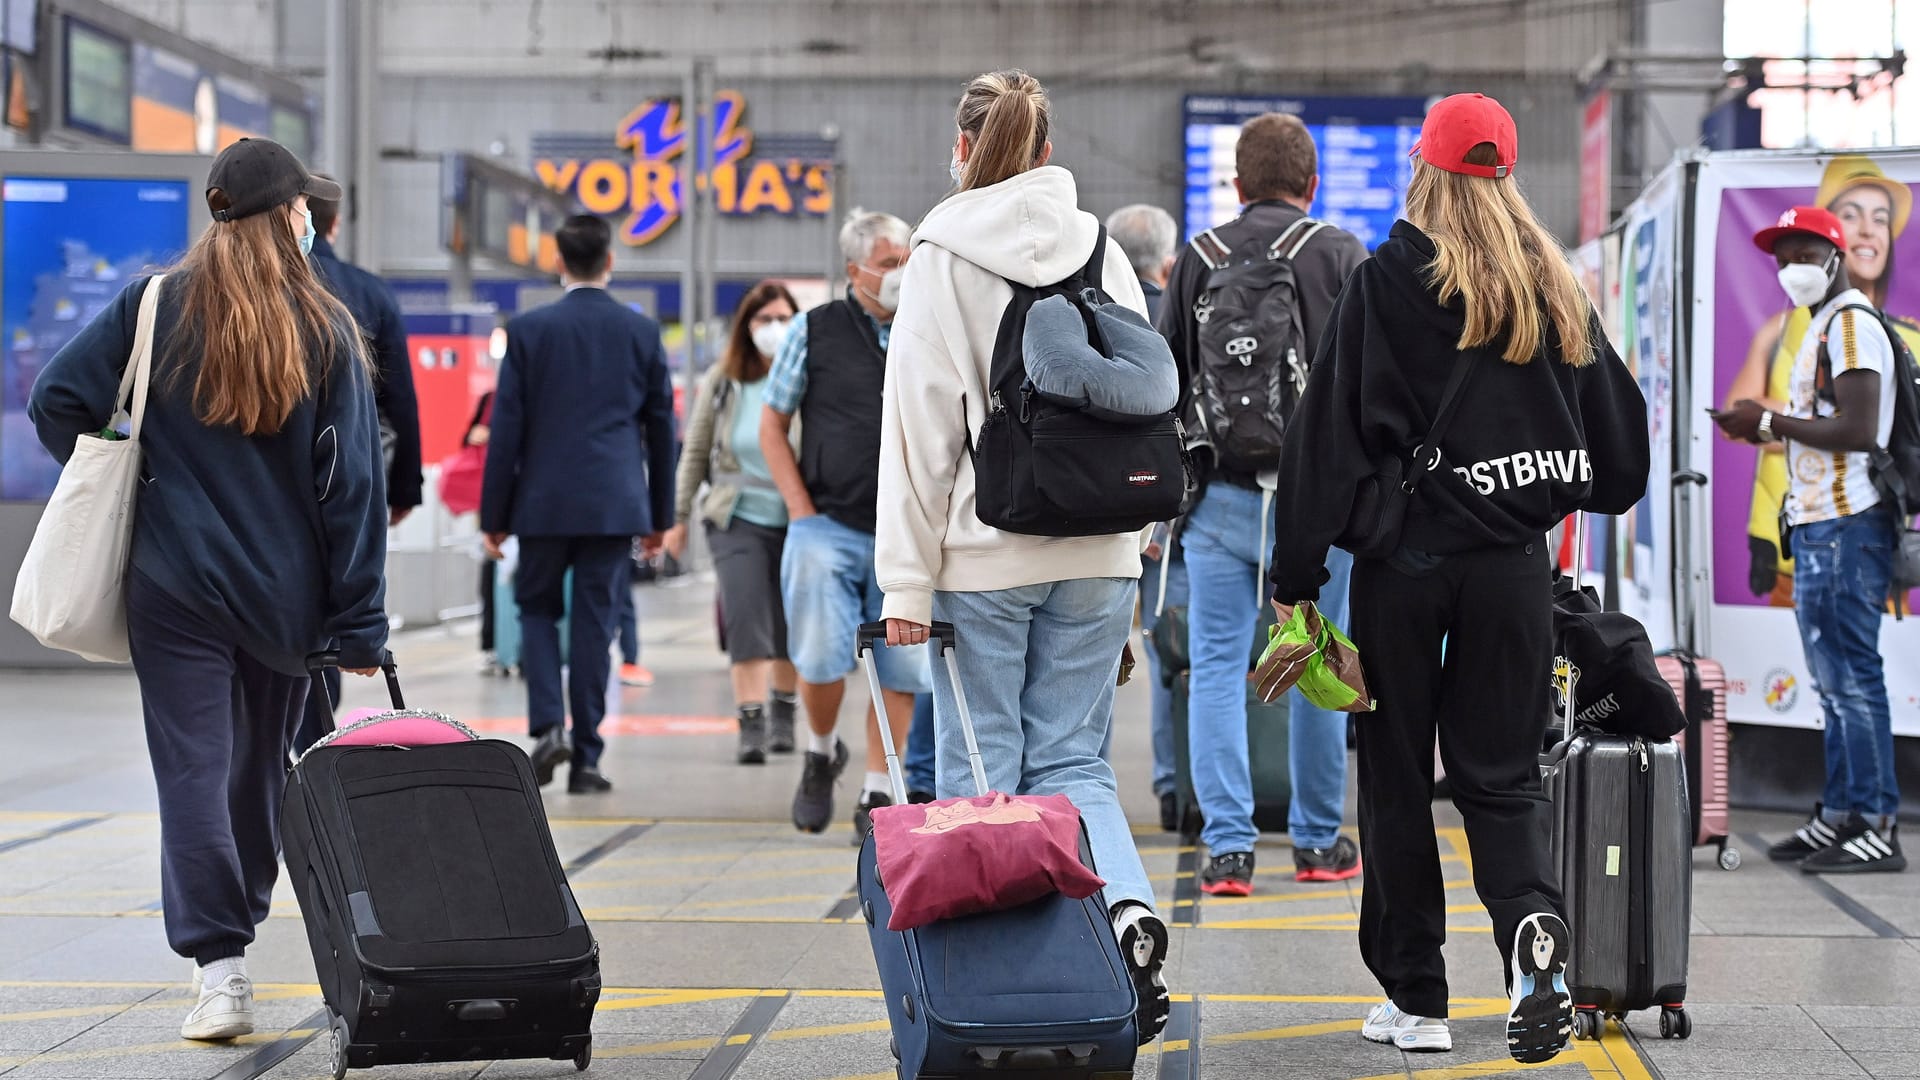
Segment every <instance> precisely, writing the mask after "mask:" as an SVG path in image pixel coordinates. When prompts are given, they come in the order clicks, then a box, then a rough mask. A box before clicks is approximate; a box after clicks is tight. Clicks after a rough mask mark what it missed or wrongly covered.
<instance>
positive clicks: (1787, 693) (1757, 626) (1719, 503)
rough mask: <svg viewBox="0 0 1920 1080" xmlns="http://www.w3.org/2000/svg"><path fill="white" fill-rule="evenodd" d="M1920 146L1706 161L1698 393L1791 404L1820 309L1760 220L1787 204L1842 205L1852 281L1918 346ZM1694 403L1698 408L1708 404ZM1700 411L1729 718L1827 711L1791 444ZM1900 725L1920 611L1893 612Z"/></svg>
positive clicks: (1919, 637)
mask: <svg viewBox="0 0 1920 1080" xmlns="http://www.w3.org/2000/svg"><path fill="white" fill-rule="evenodd" d="M1915 184H1920V153H1913V152H1904V153H1902V152H1890V153H1884V154H1871V155H1862V154H1844V155H1838V156H1814V155H1805V156H1800V155H1790V156H1782V155H1769V156H1766V157H1760V156H1757V155H1756V156H1742V155H1729V156H1726V157H1712V158H1708V159H1706V160H1705V161H1704V162H1703V163H1702V164H1701V166H1700V179H1699V185H1698V188H1697V194H1696V196H1695V198H1696V208H1695V215H1694V217H1695V221H1696V231H1695V236H1694V261H1695V274H1694V297H1695V301H1694V302H1695V312H1694V315H1695V318H1694V342H1693V350H1694V401H1693V403H1692V408H1694V409H1696V410H1705V409H1709V408H1723V407H1725V405H1726V404H1727V403H1729V402H1731V401H1733V400H1737V399H1739V398H1755V399H1757V400H1763V401H1765V402H1768V403H1770V404H1772V405H1773V406H1775V407H1776V408H1778V407H1781V406H1783V405H1784V404H1785V399H1786V397H1787V385H1788V378H1789V373H1790V371H1791V367H1792V363H1793V359H1794V357H1795V356H1796V355H1797V353H1798V350H1799V349H1800V347H1801V345H1802V343H1803V342H1804V341H1805V340H1806V337H1807V331H1808V326H1807V324H1808V322H1809V316H1808V313H1807V312H1806V311H1805V310H1804V309H1803V310H1799V311H1798V312H1796V311H1794V310H1793V309H1792V308H1791V307H1790V305H1789V302H1788V301H1787V299H1786V297H1785V295H1784V294H1783V293H1782V292H1781V289H1780V285H1779V282H1778V280H1777V279H1776V276H1775V275H1776V272H1777V269H1778V267H1777V265H1776V264H1775V262H1774V261H1773V259H1771V258H1770V257H1768V256H1767V255H1765V254H1763V253H1761V252H1760V251H1759V250H1758V249H1756V248H1755V247H1754V246H1753V234H1754V233H1756V232H1758V231H1759V230H1760V229H1762V228H1764V227H1766V226H1769V225H1772V224H1773V223H1774V222H1775V221H1776V220H1777V219H1778V218H1779V217H1780V215H1781V213H1782V212H1783V211H1785V210H1786V209H1787V208H1788V207H1791V206H1796V205H1818V206H1824V207H1826V208H1828V209H1830V210H1832V211H1833V212H1834V213H1835V214H1836V215H1837V216H1838V217H1839V218H1840V220H1841V223H1842V224H1843V226H1844V227H1845V228H1846V230H1847V241H1848V246H1847V251H1846V256H1845V257H1846V266H1847V271H1848V273H1849V275H1850V276H1851V277H1852V279H1853V282H1854V284H1855V286H1856V287H1858V288H1860V289H1862V290H1864V291H1865V292H1866V293H1867V295H1868V297H1869V298H1870V299H1871V300H1872V301H1873V302H1874V303H1876V304H1878V305H1880V307H1881V308H1882V309H1883V310H1884V311H1886V312H1887V314H1889V315H1891V316H1893V317H1894V318H1895V319H1896V320H1898V321H1899V322H1900V323H1901V324H1902V328H1901V334H1902V336H1903V337H1905V338H1906V339H1907V342H1908V344H1909V345H1910V346H1912V347H1914V348H1920V321H1917V320H1920V236H1914V235H1909V225H1910V221H1909V218H1910V213H1911V210H1912V207H1913V187H1912V186H1911V185H1915ZM1696 415H1699V414H1698V413H1696ZM1702 420H1703V422H1702V423H1698V424H1695V425H1694V436H1693V441H1692V446H1691V447H1690V448H1689V449H1690V454H1691V459H1692V462H1693V466H1694V468H1696V469H1698V470H1700V471H1701V472H1703V473H1705V474H1706V475H1707V477H1708V478H1709V481H1708V492H1709V503H1710V507H1709V511H1708V513H1709V520H1708V522H1707V524H1708V528H1709V533H1710V542H1709V543H1708V545H1707V551H1708V553H1709V556H1710V566H1709V569H1710V571H1711V580H1712V600H1713V613H1712V621H1711V626H1712V635H1713V637H1712V647H1713V652H1714V654H1715V655H1716V657H1717V658H1718V659H1720V660H1721V661H1722V662H1723V663H1725V664H1726V667H1727V675H1728V678H1729V680H1730V681H1731V682H1732V688H1731V694H1730V697H1729V700H1728V705H1729V710H1730V712H1731V714H1732V717H1733V719H1735V720H1740V721H1745V722H1748V723H1761V724H1776V725H1783V726H1792V727H1818V726H1819V725H1820V719H1821V712H1820V705H1819V701H1818V700H1817V698H1816V696H1815V691H1814V688H1813V684H1812V679H1811V677H1810V676H1809V674H1808V670H1807V665H1806V660H1805V658H1804V654H1803V652H1802V648H1801V642H1800V633H1799V627H1798V624H1797V622H1796V621H1795V619H1794V615H1793V611H1792V606H1793V564H1792V562H1791V560H1789V559H1787V558H1784V557H1783V553H1782V552H1781V551H1780V549H1779V544H1780V535H1779V524H1778V515H1779V509H1780V504H1781V501H1782V499H1783V497H1784V496H1785V494H1786V492H1787V490H1788V487H1789V477H1788V469H1787V464H1786V458H1785V456H1784V455H1782V454H1780V453H1778V452H1774V451H1767V452H1763V451H1761V450H1760V449H1758V448H1756V447H1753V446H1748V445H1743V444H1739V443H1734V442H1731V441H1729V440H1727V439H1726V438H1724V437H1722V436H1721V435H1720V433H1719V430H1718V429H1717V428H1715V427H1714V425H1713V424H1711V423H1707V422H1704V420H1705V418H1704V417H1702ZM1880 652H1881V655H1882V656H1885V657H1888V658H1890V662H1889V663H1887V665H1886V673H1887V690H1888V696H1889V697H1890V698H1891V700H1892V705H1893V730H1894V731H1895V732H1896V733H1897V734H1902V735H1920V664H1913V663H1900V662H1897V661H1895V660H1892V659H1891V658H1900V657H1907V658H1911V657H1914V656H1916V655H1920V618H1909V619H1907V620H1905V621H1895V620H1894V619H1893V617H1892V616H1890V615H1889V616H1888V617H1887V618H1886V620H1885V622H1884V624H1883V625H1882V627H1881V636H1880Z"/></svg>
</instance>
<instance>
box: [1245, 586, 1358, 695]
mask: <svg viewBox="0 0 1920 1080" xmlns="http://www.w3.org/2000/svg"><path fill="white" fill-rule="evenodd" d="M1247 678H1248V679H1251V680H1252V681H1253V683H1254V687H1255V691H1256V692H1257V693H1258V694H1259V695H1260V700H1262V701H1265V702H1269V703H1271V702H1273V701H1275V700H1277V699H1278V698H1279V697H1280V695H1281V694H1284V693H1286V692H1287V691H1288V690H1291V689H1293V688H1294V687H1295V686H1298V687H1299V688H1300V694H1301V696H1302V697H1305V698H1306V699H1307V700H1308V701H1309V702H1311V703H1312V704H1314V705H1317V706H1319V707H1320V708H1322V709H1330V710H1332V711H1334V712H1352V713H1361V712H1372V711H1373V709H1374V705H1375V702H1374V700H1373V695H1372V694H1369V693H1368V692H1367V676H1366V672H1365V671H1364V670H1363V669H1362V668H1361V666H1360V650H1359V649H1358V648H1356V647H1355V646H1354V644H1353V641H1352V640H1351V639H1349V638H1348V637H1347V635H1345V634H1343V633H1341V632H1340V628H1339V627H1337V626H1335V625H1333V624H1332V623H1331V622H1328V621H1327V620H1326V619H1325V618H1324V617H1322V616H1321V614H1320V609H1319V608H1318V607H1316V606H1315V605H1314V603H1313V602H1312V601H1306V602H1304V603H1301V604H1299V605H1296V606H1295V607H1294V609H1293V616H1292V618H1289V619H1288V620H1287V621H1286V622H1285V623H1284V624H1282V625H1280V626H1276V627H1274V628H1273V630H1272V631H1271V633H1270V635H1269V636H1268V638H1267V648H1266V651H1265V652H1263V653H1261V654H1260V663H1259V664H1258V665H1256V666H1255V667H1254V669H1253V672H1252V673H1251V674H1249V675H1248V676H1247Z"/></svg>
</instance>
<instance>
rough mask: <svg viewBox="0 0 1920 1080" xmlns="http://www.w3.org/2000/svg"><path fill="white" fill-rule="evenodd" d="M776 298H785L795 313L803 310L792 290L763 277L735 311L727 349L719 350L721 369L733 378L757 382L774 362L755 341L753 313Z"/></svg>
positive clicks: (737, 380) (743, 381)
mask: <svg viewBox="0 0 1920 1080" xmlns="http://www.w3.org/2000/svg"><path fill="white" fill-rule="evenodd" d="M775 300H785V301H786V302H787V307H789V308H791V309H793V313H794V314H796V315H798V314H799V313H800V305H799V304H796V303H794V300H793V294H792V293H790V292H788V291H787V287H786V286H785V285H782V284H780V283H779V282H777V281H763V282H761V283H760V284H758V285H755V286H754V287H753V288H751V289H748V290H747V295H745V296H743V297H741V298H740V306H739V307H738V308H737V309H735V311H734V313H733V329H732V330H731V331H729V332H728V333H727V350H726V352H724V353H721V354H720V371H721V373H722V374H724V375H725V376H726V377H727V378H729V379H732V380H733V381H734V382H740V383H750V382H758V381H759V380H760V379H762V378H764V377H765V376H766V374H767V369H768V368H769V367H771V366H773V364H772V361H770V360H768V359H767V358H766V357H764V356H761V355H760V347H759V346H757V345H755V344H754V343H753V317H754V316H755V315H758V314H760V309H761V308H764V307H766V306H767V305H768V304H771V303H773V302H774V301H775Z"/></svg>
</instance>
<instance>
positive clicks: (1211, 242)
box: [1187, 229, 1233, 270]
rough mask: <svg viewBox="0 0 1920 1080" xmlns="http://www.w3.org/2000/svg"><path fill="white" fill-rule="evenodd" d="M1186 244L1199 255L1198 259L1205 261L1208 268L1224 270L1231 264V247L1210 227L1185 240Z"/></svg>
mask: <svg viewBox="0 0 1920 1080" xmlns="http://www.w3.org/2000/svg"><path fill="white" fill-rule="evenodd" d="M1187 246H1188V247H1190V248H1192V249H1193V253H1194V254H1195V255H1198V256H1200V261H1201V262H1203V263H1206V264H1207V266H1208V268H1210V269H1213V270H1225V269H1226V268H1227V267H1228V266H1229V265H1231V264H1232V261H1233V249H1232V248H1230V247H1228V246H1227V242H1226V241H1225V240H1222V239H1220V234H1219V233H1217V232H1215V231H1214V230H1212V229H1208V230H1207V231H1206V232H1203V233H1201V234H1200V235H1199V236H1196V237H1194V238H1193V239H1192V240H1189V241H1187Z"/></svg>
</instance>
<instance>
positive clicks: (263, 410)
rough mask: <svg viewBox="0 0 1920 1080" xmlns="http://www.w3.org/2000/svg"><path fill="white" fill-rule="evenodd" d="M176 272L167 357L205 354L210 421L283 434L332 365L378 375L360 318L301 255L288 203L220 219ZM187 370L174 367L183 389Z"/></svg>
mask: <svg viewBox="0 0 1920 1080" xmlns="http://www.w3.org/2000/svg"><path fill="white" fill-rule="evenodd" d="M170 273H171V274H173V275H175V276H177V278H178V280H179V281H180V285H179V286H178V288H179V290H180V291H179V294H178V297H177V300H176V301H175V302H176V303H177V304H178V305H179V308H178V309H179V312H180V317H179V321H178V323H177V324H176V325H175V328H174V332H173V337H172V340H171V342H170V348H169V351H175V352H177V353H181V354H185V353H189V352H191V353H195V354H197V355H198V356H199V358H200V373H199V376H198V377H197V378H196V379H195V381H194V387H193V404H194V411H195V413H196V415H198V416H199V417H200V419H201V421H202V422H204V423H206V424H209V425H212V426H217V427H231V428H234V429H236V430H238V431H239V432H240V433H241V434H242V435H273V434H277V433H278V432H279V431H280V429H281V427H283V426H284V425H285V424H286V422H287V417H289V416H291V415H292V414H293V410H294V408H295V407H296V406H298V405H299V404H300V402H301V401H303V400H305V399H306V397H307V396H308V395H309V394H312V393H313V391H314V387H315V386H316V385H318V383H319V381H320V380H321V379H324V378H325V376H326V373H327V371H328V370H329V369H330V368H331V367H332V365H333V364H335V363H339V362H342V361H345V362H348V363H356V364H359V365H361V367H362V369H363V370H366V371H368V372H369V373H370V372H371V370H372V365H371V363H370V361H369V360H368V357H367V351H366V346H365V343H364V342H362V341H361V338H360V331H359V328H358V326H357V325H356V324H355V323H354V321H353V315H352V314H351V313H350V312H348V310H347V308H346V306H345V305H343V304H342V303H340V301H339V300H338V299H336V298H335V297H334V295H333V294H332V293H331V292H329V291H328V290H327V287H326V285H325V284H324V283H323V282H322V281H321V280H320V278H319V277H318V276H317V275H316V274H315V273H314V271H313V266H312V264H311V263H309V262H308V261H307V257H306V256H305V255H303V254H301V253H300V241H299V239H298V238H297V237H296V236H295V235H294V232H293V222H292V219H291V216H290V213H289V211H288V209H287V207H286V206H284V205H283V206H277V207H274V208H273V209H271V210H265V211H262V212H260V213H258V214H250V215H248V216H247V217H244V218H241V219H240V220H238V221H216V222H214V223H213V224H212V225H210V226H208V228H207V231H205V232H203V233H201V234H200V238H199V239H198V240H196V241H194V244H193V247H191V248H189V249H188V250H187V253H186V255H184V256H183V257H181V259H180V262H179V263H178V264H177V265H175V266H174V267H173V268H172V270H171V271H170ZM343 350H344V351H345V352H346V354H347V355H345V356H342V355H339V354H340V352H341V351H343ZM185 371H186V368H185V366H184V365H182V366H180V367H177V368H175V369H174V371H173V373H172V377H173V380H174V381H175V383H176V385H177V383H178V380H180V379H181V378H183V377H184V376H185Z"/></svg>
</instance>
